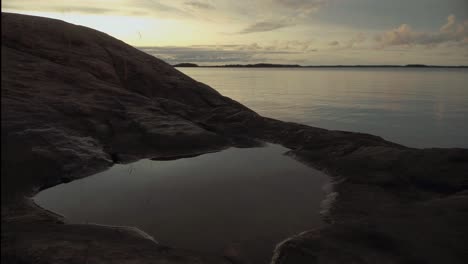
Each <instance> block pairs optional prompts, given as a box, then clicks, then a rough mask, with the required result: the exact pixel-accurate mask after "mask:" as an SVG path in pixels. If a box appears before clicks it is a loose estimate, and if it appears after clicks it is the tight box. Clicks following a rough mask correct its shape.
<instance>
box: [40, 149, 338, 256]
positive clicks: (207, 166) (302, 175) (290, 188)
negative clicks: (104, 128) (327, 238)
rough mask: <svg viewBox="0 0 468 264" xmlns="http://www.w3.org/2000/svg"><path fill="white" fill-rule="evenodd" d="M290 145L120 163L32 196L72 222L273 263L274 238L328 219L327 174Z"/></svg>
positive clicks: (276, 240) (303, 229) (195, 248)
mask: <svg viewBox="0 0 468 264" xmlns="http://www.w3.org/2000/svg"><path fill="white" fill-rule="evenodd" d="M287 150H288V149H286V148H283V147H281V146H278V145H272V144H268V145H267V146H266V147H262V148H248V149H240V148H230V149H227V150H224V151H221V152H217V153H210V154H205V155H201V156H198V157H193V158H184V159H178V160H172V161H153V160H149V159H144V160H140V161H137V162H134V163H131V164H127V165H121V164H117V165H115V166H113V167H112V168H110V169H109V170H107V171H104V172H102V173H98V174H96V175H94V176H91V177H87V178H84V179H81V180H76V181H73V182H71V183H67V184H61V185H58V186H56V187H53V188H50V189H47V190H44V191H42V192H40V193H39V194H38V195H37V196H36V197H35V198H34V199H35V201H36V203H38V204H39V205H40V206H42V207H44V208H47V209H49V210H52V211H55V212H58V213H60V214H63V215H64V216H65V217H66V219H67V220H68V221H69V222H72V223H98V224H107V225H124V226H135V227H138V228H140V229H142V230H144V231H145V232H147V233H148V234H149V235H152V236H153V237H154V238H155V239H156V240H158V241H159V242H161V243H163V244H166V245H170V246H174V247H178V248H186V249H193V250H198V251H203V252H210V253H215V254H228V255H237V256H238V257H239V258H241V259H247V260H249V261H252V262H253V263H268V261H269V260H270V258H271V254H272V250H273V248H274V246H275V244H276V243H278V242H280V241H281V240H283V239H285V238H287V237H289V236H291V235H294V234H297V233H299V232H301V231H305V230H309V229H313V228H317V227H319V226H321V225H322V224H323V222H322V218H321V216H320V213H319V212H320V210H321V203H322V201H323V200H324V198H325V195H326V194H325V191H324V186H326V185H327V184H329V178H328V177H327V176H326V175H324V174H323V173H321V172H319V171H317V170H315V169H313V168H310V167H308V166H306V165H304V164H302V163H299V162H297V161H296V160H294V159H292V158H290V157H288V156H285V155H283V153H285V152H286V151H287Z"/></svg>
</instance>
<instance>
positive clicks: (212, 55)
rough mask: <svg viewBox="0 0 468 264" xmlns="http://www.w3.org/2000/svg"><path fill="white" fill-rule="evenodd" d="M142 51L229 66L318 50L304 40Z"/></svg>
mask: <svg viewBox="0 0 468 264" xmlns="http://www.w3.org/2000/svg"><path fill="white" fill-rule="evenodd" d="M139 49H140V50H142V51H144V52H146V53H148V54H151V55H153V56H156V57H158V58H160V59H163V60H165V61H166V62H168V63H170V64H176V63H181V62H192V63H201V64H206V65H209V64H229V63H249V62H267V61H270V60H271V59H274V58H277V57H279V56H290V55H294V54H297V55H298V56H300V55H301V54H305V53H310V52H315V51H317V50H316V49H314V48H312V47H311V45H310V44H308V43H307V42H305V41H288V42H276V43H273V44H272V45H265V46H262V45H259V44H258V43H255V42H254V43H251V44H246V45H235V44H228V45H192V46H185V47H180V46H165V47H139Z"/></svg>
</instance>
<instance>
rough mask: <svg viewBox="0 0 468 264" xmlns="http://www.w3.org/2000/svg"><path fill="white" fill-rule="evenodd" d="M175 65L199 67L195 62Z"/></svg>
mask: <svg viewBox="0 0 468 264" xmlns="http://www.w3.org/2000/svg"><path fill="white" fill-rule="evenodd" d="M173 66H174V67H198V65H197V64H195V63H179V64H176V65H173Z"/></svg>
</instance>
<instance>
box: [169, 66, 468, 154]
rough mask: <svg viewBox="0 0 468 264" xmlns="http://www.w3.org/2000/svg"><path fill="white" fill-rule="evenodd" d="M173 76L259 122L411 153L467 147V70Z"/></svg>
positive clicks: (208, 71)
mask: <svg viewBox="0 0 468 264" xmlns="http://www.w3.org/2000/svg"><path fill="white" fill-rule="evenodd" d="M178 70H180V71H182V72H184V73H185V74H187V75H189V76H191V77H192V78H194V79H196V80H198V81H201V82H204V83H206V84H208V85H210V86H211V87H213V88H215V89H217V90H218V91H219V92H221V93H222V94H223V95H226V96H228V97H231V98H233V99H235V100H237V101H239V102H241V103H243V104H245V105H246V106H248V107H250V108H251V109H253V110H255V111H257V112H258V113H260V114H262V115H265V116H269V117H273V118H277V119H281V120H285V121H294V122H300V123H304V124H308V125H311V126H317V127H323V128H327V129H338V130H348V131H359V132H365V133H371V134H375V135H379V136H381V137H383V138H385V139H387V140H390V141H394V142H397V143H400V144H404V145H407V146H412V147H468V69H418V68H405V69H383V68H380V69H379V68H376V69H343V68H342V69H339V68H338V69H293V68H291V69H271V68H270V69H258V68H257V69H245V68H244V69H239V68H237V69H236V68H224V69H222V68H178Z"/></svg>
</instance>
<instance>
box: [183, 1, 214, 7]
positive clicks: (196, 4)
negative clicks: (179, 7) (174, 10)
mask: <svg viewBox="0 0 468 264" xmlns="http://www.w3.org/2000/svg"><path fill="white" fill-rule="evenodd" d="M184 4H185V5H188V6H191V7H194V8H199V9H215V7H214V6H213V5H210V4H208V3H204V2H199V1H188V2H185V3H184Z"/></svg>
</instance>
